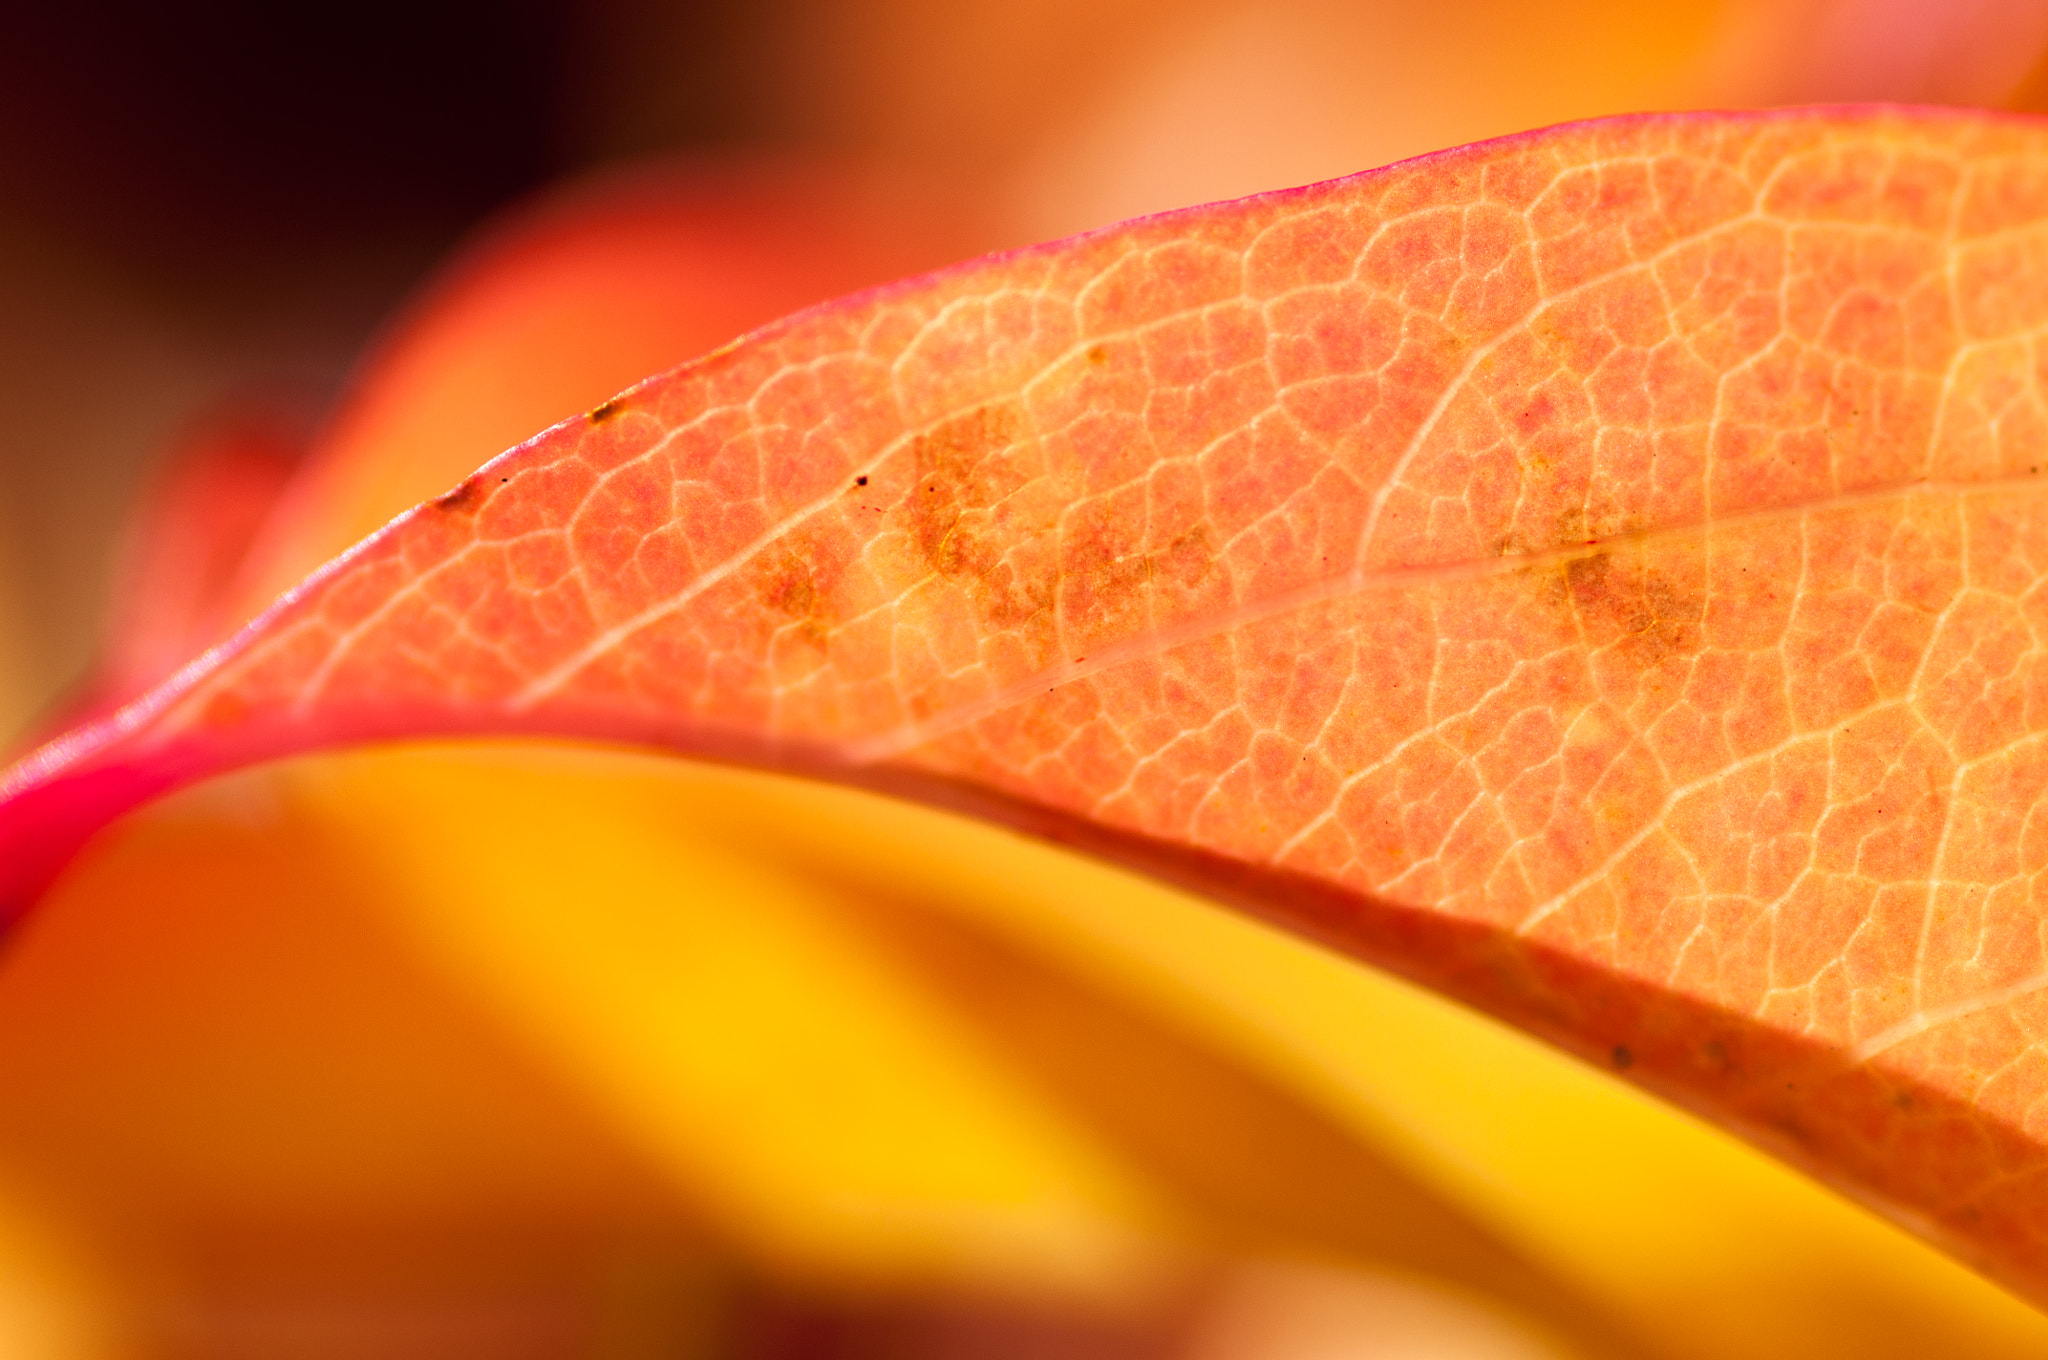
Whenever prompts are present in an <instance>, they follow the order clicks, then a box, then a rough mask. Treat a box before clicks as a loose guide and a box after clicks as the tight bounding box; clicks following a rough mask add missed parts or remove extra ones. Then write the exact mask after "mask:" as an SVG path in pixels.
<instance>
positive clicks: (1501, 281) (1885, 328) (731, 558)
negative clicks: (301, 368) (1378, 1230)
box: [0, 110, 2048, 1299]
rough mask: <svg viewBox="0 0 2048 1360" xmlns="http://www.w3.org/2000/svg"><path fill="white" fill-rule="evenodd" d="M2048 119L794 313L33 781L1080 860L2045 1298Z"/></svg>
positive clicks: (1650, 167) (97, 795) (1579, 177)
mask: <svg viewBox="0 0 2048 1360" xmlns="http://www.w3.org/2000/svg"><path fill="white" fill-rule="evenodd" d="M2044 335H2048V128H2044V127H2043V126H2042V125H2040V124H2037V123H2035V122H2033V121H2028V120H2019V119H2012V118H2003V117H1992V116H1988V115H1977V114H1956V113H1935V112H1912V111H1898V110H1876V111H1858V110H1823V111H1810V112H1800V113H1792V114H1771V115H1719V114H1717V115H1683V116H1668V117H1667V116H1659V117H1634V118H1625V119H1616V120H1608V121H1602V122H1596V123H1589V124H1580V125H1574V126H1571V127H1566V128H1560V129H1553V130H1550V131H1546V132H1540V133H1532V134H1528V135H1525V136H1521V137H1515V138H1510V139H1506V140H1504V141H1499V142H1492V143H1486V144H1483V145H1480V146H1476V147H1470V148H1465V149H1461V150H1457V151H1452V152H1446V153H1443V154H1441V155H1438V156H1434V157H1429V158H1425V159H1422V160H1419V161H1413V162H1408V163H1404V164H1402V165H1397V166H1394V167H1391V168H1388V169H1385V170H1379V171H1372V172H1369V173H1366V174H1363V175H1358V176H1354V177H1351V178H1348V179H1344V180H1337V181H1332V182H1330V183H1327V184H1321V185H1315V186H1311V187H1309V188H1305V189H1298V190H1292V191H1287V192H1283V193H1276V194H1268V195H1262V196H1259V197H1255V198H1251V199H1246V200H1242V201H1239V202H1236V203H1229V204H1222V205H1216V206H1211V207H1206V208H1199V209H1192V210H1189V211H1186V212H1181V213H1175V214H1169V215H1165V216H1162V217H1157V218H1151V219H1145V220H1142V221H1138V222H1134V223H1129V224H1126V225H1123V226H1119V227H1114V228H1110V229H1108V230H1105V231H1102V232H1099V233H1094V234H1091V235H1088V236H1083V237H1079V238H1075V239H1073V240H1070V241H1065V242H1061V243H1057V244H1054V245H1050V246H1043V247H1037V248H1033V249H1029V250H1024V251H1020V252H1015V253H1011V254H1008V255H1001V256H996V257H991V258H989V259H986V260H982V261H979V262H976V263H972V264H969V265H965V266H961V267H958V268H955V269H952V270H948V271H944V272H942V273H939V274H935V275H930V276H927V277H924V278H921V279H917V280H913V281H910V282H907V283H904V284H899V285H894V286H892V287H889V288H885V289H881V290H878V291H875V292H872V293H868V294H864V295H860V296H857V297H854V298H851V299H848V300H845V301H842V302H836V303H831V304H827V305H825V306H822V307H819V308H816V309H813V310H811V311H809V312H805V313H802V314H800V315H798V316H796V317H793V318H791V319H789V320H787V321H784V322H781V323H778V324H777V325H774V326H771V327H768V328H766V329H764V330H762V331H759V332H756V333H755V334H753V335H751V336H749V337H748V338H746V339H745V340H744V341H742V342H740V343H738V344H736V345H733V346H730V347H728V348H726V349H723V350H720V351H718V352H716V353H714V354H712V355H710V356H708V357H706V358H704V359H702V360H699V361H697V362H695V363H692V364H689V365H685V366H684V367H682V368H679V369H677V370H674V371H672V372H670V373H668V374H665V375H663V376H661V377H658V378H655V379H653V380H650V381H649V382H647V383H645V384H643V385H641V386H639V387H637V388H634V389H632V390H631V391H629V392H627V393H625V394H622V395H621V396H620V397H619V398H616V399H614V400H613V401H610V402H607V403H605V404H604V405H603V406H601V407H599V408H597V409H596V410H594V411H592V412H590V413H589V414H588V415H587V416H585V417H582V418H579V419H576V420H573V421H570V422H567V423H565V424H563V425H560V426H557V427H556V428H554V429H552V430H550V431H548V432H546V433H544V434H543V435H540V436H538V437H537V438H535V439H534V440H532V441H529V442H528V443H526V444H523V445H521V446H520V447H518V448H516V449H514V450H512V451H511V452H509V453H507V454H505V455H504V456H502V457H501V458H499V459H497V460H495V461H494V462H492V463H490V464H489V465H487V466H486V467H485V468H483V469H482V470H481V471H479V472H478V473H476V474H475V475H474V476H472V477H470V478H469V479H468V480H467V481H465V482H464V483H463V484H462V485H461V486H459V487H457V488H456V489H454V490H453V491H451V492H449V493H448V494H447V495H445V496H442V497H441V498H439V499H438V500H435V501H433V502H430V503H428V504H426V505H423V506H421V507H419V508H418V509H417V510H414V511H412V512H411V513H409V514H408V515H406V516H404V517H402V518H401V519H399V520H398V521H395V522H394V523H393V524H392V525H391V526H390V527H389V528H387V529H385V530H384V531H382V532H381V533H379V534H377V535H376V536H374V537H372V538H371V539H369V540H367V541H365V542H364V543H363V544H361V545H359V546H358V547H357V548H356V549H354V550H353V551H351V552H350V553H349V554H347V555H345V556H344V557H343V558H341V559H338V560H337V561H336V562H335V563H333V564H330V565H329V566H328V567H327V568H325V569H323V570H322V571H321V572H320V573H318V574H316V575H315V576H314V577H312V578H311V579H309V580H308V581H307V583H306V584H304V585H303V586H301V587H300V588H298V589H297V590H295V591H294V592H292V593H291V594H290V595H288V596H286V597H285V598H284V599H283V600H282V601H280V603H279V604H278V605H277V606H275V607H274V608H273V609H272V610H271V611H270V612H269V613H268V614H266V615H265V616H264V617H262V618H261V619H259V620H258V621H257V622H256V623H255V624H253V625H251V626H250V627H249V628H248V629H246V630H245V631H244V632H243V633H242V634H241V635H240V636H239V637H237V638H236V639H235V640H234V641H233V642H231V643H229V644H227V645H226V646H224V647H222V648H220V649H217V650H216V651H214V652H212V653H209V654H208V655H207V656H205V657H204V658H202V659H201V660H200V661H198V662H196V663H195V664H194V665H193V666H191V667H189V668H187V669H186V670H185V671H184V672H183V673H182V674H181V675H179V676H178V677H176V678H175V679H173V680H172V681H170V682H169V683H167V684H166V685H164V686H163V687H161V688H160V689H158V690H156V691H155V692H154V693H152V694H151V695H149V696H148V697H146V698H144V699H143V700H141V701H139V702H137V703H136V704H134V705H132V706H130V707H129V708H127V709H126V710H124V711H123V712H121V713H120V714H118V715H116V716H115V717H113V718H111V719H108V720H107V721H105V722H102V723H100V724H97V725H95V726H91V727H88V728H84V729H81V730H79V731H76V732H74V733H71V734H69V735H68V736H66V737H64V738H61V739H59V740H58V741H57V742H55V743H53V744H51V745H50V746H47V747H45V748H43V749H42V750H41V751H38V752H36V753H34V754H32V755H31V756H29V757H28V758H27V759H26V760H25V761H24V762H22V763H21V764H20V765H18V766H17V767H16V768H15V769H14V770H13V771H12V772H11V773H9V774H8V775H7V776H6V777H5V781H4V783H0V794H4V797H5V801H4V803H0V899H4V900H5V901H6V902H8V903H10V904H11V905H12V906H13V908H14V909H15V910H17V911H18V910H21V909H23V908H25V907H26V906H27V905H28V904H29V903H30V902H31V901H32V900H33V899H34V897H35V896H36V895H37V894H38V893H39V892H40V890H41V889H42V888H43V886H45V884H46V883H47V882H48V880H49V879H50V878H51V877H52V876H53V875H54V874H55V873H56V872H57V871H58V869H59V868H61V866H62V864H63V862H64V861H65V860H66V859H67V858H68V857H69V855H70V854H71V853H72V852H73V851H74V850H75V848H76V847H77V845H78V844H79V843H80V842H81V841H82V840H83V839H84V838H85V837H86V836H87V835H89V834H90V833H91V831H92V830H93V829H94V828H95V827H97V826H98V825H100V824H102V823H103V822H104V821H106V820H107V819H108V818H110V817H112V816H115V815H117V814H118V813H119V812H121V811H123V810H125V809H127V808H129V807H131V806H133V805H135V804H136V803H138V802H140V801H142V800H144V799H146V798H148V797H151V796H153V795H155V794H156V793H158V792H161V791H162V790H164V789H167V788H169V787H171V786H173V785H175V784H178V783H181V782H185V781H188V780H191V779H194V778H199V777H203V776H205V775H207V774H210V773H213V772H217V771H219V770H222V769H226V768H229V767H232V766H234V765H238V764H243V763H247V762H249V761H253V760H258V759H264V758H268V757H272V756H277V755H281V754H285V753H288V752H294V751H301V750H306V749H311V748H315V747H323V746H332V745H335V744H339V743H345V742H352V741H361V740H367V739H373V738H383V737H396V736H408V735H425V734H440V733H479V732H527V733H548V734H558V735H566V736H574V737H582V738H595V739H602V740H613V741H625V742H633V743H643V744H653V745H657V746H661V747H665V748H669V749H673V750H677V751H681V752H685V753H689V754H695V755H703V756H710V757H714V758H721V759H731V760H740V761H745V762H748V763H755V764H762V765H767V766H772V767H777V768H785V769H793V770H798V771H801V772H806V773H811V774H816V775H821V776H825V777H829V778H835V779H841V780H846V781H850V782H855V783H861V784H866V785H869V786H874V787H881V788H887V789H892V790H896V791H899V792H906V793H910V794H912V795H914V796H919V797H924V798H928V799H933V800H936V801H940V802H945V803H949V804H954V805H960V806H966V807H969V808H973V809H977V810H980V811H983V812H986V813H989V814H991V815H996V816H1000V817H1003V818H1005V819H1008V820H1010V821H1012V822H1014V823H1017V824H1021V825H1024V826H1027V827H1030V828H1032V829H1035V830H1038V831H1041V832H1044V833H1047V834H1051V835H1055V836H1059V837H1062V838H1065V839H1069V840H1073V841H1075V842H1077V843H1080V844H1083V845H1086V846H1088V847H1090V848H1092V849H1095V850H1098V851H1101V852H1103V853H1107V854H1111V855H1113V856H1116V857H1119V858H1121V859H1124V860H1126V861H1128V862H1132V863H1135V864H1138V865H1139V866H1141V867H1145V868H1149V869H1151V870H1153V871H1155V872H1159V873H1163V874H1166V875H1169V876H1172V877H1175V878H1178V879H1180V880H1182V881H1185V882H1189V883H1192V884H1194V885H1195V886H1197V887H1199V888H1202V889H1204V890H1206V891H1208V892H1210V893H1212V894H1214V895H1218V896H1222V897H1224V898H1227V899H1229V900H1232V901H1235V902H1238V903H1240V904H1242V905H1245V906H1247V907H1249V908H1251V909H1252V910H1255V911H1258V912H1260V913H1261V914H1264V915H1266V916H1269V917H1271V918H1274V919H1276V920H1279V921H1282V922H1284V923H1287V924H1289V925H1292V926H1294V927H1296V928H1298V929H1302V930H1305V931H1307V932H1310V933H1312V934H1314V935H1317V936H1318V937H1320V938H1322V939H1325V940H1327V941H1329V942H1331V943H1333V944H1335V945H1336V946H1338V947H1340V948H1343V949H1346V950H1348V951H1350V952H1352V953H1355V954H1358V955H1360V956H1362V957H1365V958H1368V959H1371V960H1373V961H1375V962H1378V963H1381V964H1383V965H1386V966H1389V967H1392V968H1395V969H1397V970H1399V971H1402V972H1405V973H1407V974H1409V975H1411V976H1414V977H1417V978H1420V979H1422V980H1424V981H1426V982H1428V983H1430V984H1432V985H1434V986H1437V987H1439V988H1442V989H1444V990H1447V991H1449V992H1451V993H1453V994H1455V995H1458V996H1460V997H1463V998H1465V999H1467V1000H1470V1001H1472V1002H1474V1003H1476V1004H1478V1005H1481V1006H1483V1007H1485V1008H1486V1009H1488V1010H1491V1011H1493V1012H1494V1013H1496V1014H1499V1015H1502V1016H1504V1017H1506V1018H1507V1019H1509V1020H1511V1021H1514V1022H1515V1023H1518V1024H1521V1025H1523V1026H1525V1027H1527V1028H1530V1029H1533V1030H1535V1031H1537V1032H1539V1033H1542V1034H1544V1035H1547V1036H1549V1037H1551V1038H1553V1039H1555V1040H1557V1041H1558V1042H1560V1043H1563V1044H1565V1045H1566V1046H1568V1047H1571V1048H1573V1049H1575V1050H1576V1051H1579V1052H1581V1053H1583V1054H1586V1055H1588V1056H1589V1057H1592V1058H1594V1059H1595V1060H1597V1061H1600V1062H1603V1063H1611V1064H1613V1065H1614V1066H1616V1067H1621V1068H1625V1069H1626V1070H1627V1072H1628V1075H1629V1076H1630V1077H1631V1078H1632V1079H1635V1080H1639V1081H1641V1082H1643V1083H1644V1084H1645V1085H1648V1086H1650V1087H1651V1088H1652V1089H1655V1090H1658V1091H1660V1092H1662V1093H1664V1094H1666V1095H1668V1096H1671V1097H1673V1098H1675V1099H1677V1100H1679V1101H1681V1102H1683V1103H1685V1104H1687V1105H1689V1106H1691V1107H1693V1108H1695V1109H1698V1110H1700V1111H1702V1112H1704V1113H1706V1114H1708V1115H1709V1116H1711V1117H1713V1118H1715V1119H1717V1120H1719V1121H1720V1122H1722V1123H1724V1124H1726V1125H1729V1126H1731V1127H1734V1128H1736V1129H1738V1130H1741V1131H1743V1132H1745V1133H1747V1134H1749V1135H1750V1136H1752V1137H1754V1138H1757V1139H1758V1140H1759V1141H1761V1142H1763V1143H1765V1144H1766V1145H1767V1146H1770V1147H1772V1148H1774V1149H1776V1150H1778V1151H1780V1152H1782V1153H1784V1154H1785V1155H1788V1156H1790V1157H1792V1158H1794V1159H1795V1160H1797V1161H1799V1162H1801V1163H1802V1164H1804V1165H1806V1166H1808V1167H1810V1168H1812V1169H1814V1170H1816V1171H1818V1172H1819V1173H1820V1174H1822V1175H1824V1176H1826V1177H1828V1178H1830V1179H1831V1180H1833V1181H1835V1182H1836V1183H1838V1184H1841V1185H1843V1186H1845V1187H1846V1188H1848V1189H1850V1190H1851V1191H1852V1192H1854V1193H1857V1194H1859V1195H1862V1196H1863V1197H1865V1198H1867V1199H1869V1200H1871V1201H1873V1202H1875V1203H1878V1204H1880V1205H1882V1206H1885V1207H1887V1208H1889V1209H1891V1210H1893V1211H1895V1212H1897V1213H1898V1214H1900V1215H1901V1216H1903V1217H1906V1218H1907V1219H1909V1220H1910V1221H1911V1222H1913V1223H1914V1224H1915V1225H1916V1226H1918V1227H1920V1228H1921V1230H1923V1231H1926V1232H1928V1233H1930V1234H1932V1235H1935V1236H1937V1237H1939V1238H1940V1239H1942V1240H1944V1241H1946V1242H1947V1243H1948V1244H1949V1245H1951V1246H1952V1247H1954V1248H1956V1249H1957V1250H1959V1251H1961V1252H1962V1253H1963V1254H1964V1255H1966V1256H1967V1257H1969V1258H1970V1259H1973V1260H1975V1261H1977V1262H1978V1263H1980V1264H1981V1265H1983V1266H1984V1267H1986V1268H1987V1269H1989V1270H1990V1271H1992V1272H1993V1273H1994V1274H1997V1275H1999V1276H2000V1277H2002V1278H2004V1279H2005V1280H2007V1281H2008V1282H2010V1283H2012V1284H2014V1285H2015V1286H2017V1287H2019V1288H2020V1289H2022V1290H2023V1291H2025V1292H2028V1293H2030V1294H2031V1295H2032V1296H2034V1297H2036V1298H2037V1299H2038V1298H2043V1297H2048V1146H2044V1140H2048V1124H2044V1122H2043V1119H2044V1116H2043V1115H2042V1114H2041V1113H2040V1110H2041V1109H2043V1108H2048V1106H2044V1098H2048V1046H2044V1044H2043V1043H2042V1041H2041V1039H2040V1038H2039V1037H2038V1036H2040V1035H2041V1034H2042V1033H2044V1031H2048V936H2044V913H2043V909H2042V904H2041V902H2040V901H2039V900H2037V889H2036V882H2037V880H2039V881H2040V882H2041V883H2042V885H2043V887H2044V888H2048V878H2042V875H2043V871H2044V869H2048V818H2041V817H2037V816H2036V815H2035V812H2036V809H2039V808H2048V801H2044V794H2048V590H2044V582H2048V494H2044V490H2043V489H2044V488H2048V480H2044V479H2043V477H2042V475H2041V469H2042V467H2043V464H2044V462H2048V376H2044V375H2048V364H2044V360H2048V355H2044V354H2043V353H2042V352H2041V346H2042V338H2043V336H2044Z"/></svg>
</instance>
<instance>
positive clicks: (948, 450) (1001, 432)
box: [909, 406, 1054, 628]
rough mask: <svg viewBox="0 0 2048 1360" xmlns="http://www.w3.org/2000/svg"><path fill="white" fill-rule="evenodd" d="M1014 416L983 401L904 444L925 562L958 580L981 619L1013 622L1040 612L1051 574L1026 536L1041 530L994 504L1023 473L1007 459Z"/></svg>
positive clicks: (914, 523)
mask: <svg viewBox="0 0 2048 1360" xmlns="http://www.w3.org/2000/svg"><path fill="white" fill-rule="evenodd" d="M1020 427H1021V422H1020V421H1019V419H1018V417H1017V413H1016V411H1015V409H1014V408H1012V407H1009V406H985V407H983V408H981V409H980V410H978V411H971V412H969V413H968V414H966V415H964V416H960V417H958V418H956V419H954V420H950V421H947V422H946V423H945V424H943V425H939V426H937V427H935V428H934V429H932V430H931V431H930V432H928V433H926V434H923V435H920V436H919V437H918V438H917V440H916V441H915V443H914V444H913V445H912V455H913V457H914V459H915V461H916V470H917V481H916V484H915V485H913V486H912V488H911V492H910V502H909V508H910V521H911V533H912V537H913V539H914V541H915V542H916V544H917V550H918V553H919V555H920V556H921V557H923V559H924V561H925V564H926V565H927V566H928V567H930V568H931V569H932V570H933V571H935V572H937V573H938V574H939V575H941V576H944V577H948V578H950V579H953V580H956V581H959V582H960V583H961V584H962V585H964V586H965V587H966V588H967V589H968V590H969V592H970V593H971V594H972V595H973V596H974V599H975V602H976V604H977V605H979V606H980V608H981V610H982V612H983V614H984V616H985V617H986V618H987V619H988V621H989V623H990V624H992V625H994V626H996V627H999V628H1008V627H1014V626H1016V625H1017V624H1020V623H1022V622H1024V621H1025V620H1027V619H1029V618H1031V617H1033V616H1034V615H1037V614H1041V613H1043V612H1045V611H1046V610H1048V608H1049V607H1050V605H1051V603H1052V598H1053V584H1054V582H1053V573H1052V571H1051V570H1050V569H1049V568H1046V567H1036V568H1034V567H1032V566H1029V565H1020V563H1025V564H1029V563H1031V562H1033V561H1034V560H1035V559H1036V556H1037V554H1035V552H1034V548H1035V546H1036V545H1034V544H1032V543H1029V542H1027V541H1026V540H1028V539H1031V538H1032V537H1034V536H1035V535H1036V534H1037V533H1038V532H1039V531H1040V530H1041V529H1042V528H1044V527H1046V526H1041V525H1037V524H1024V523H1020V522H1018V520H1017V519H1016V518H1015V516H1014V515H1013V514H1011V513H1010V512H1009V511H1008V509H1007V508H1006V507H1004V505H1003V504H1002V502H1003V501H1004V499H1005V498H1006V497H1007V496H1009V495H1010V494H1011V493H1012V492H1014V491H1015V490H1017V488H1018V487H1019V486H1020V485H1021V484H1022V483H1023V481H1024V480H1025V479H1026V476H1025V474H1024V473H1023V472H1021V471H1020V470H1019V469H1018V467H1017V466H1016V465H1015V454H1016V452H1017V447H1016V446H1017V441H1018V431H1019V429H1020Z"/></svg>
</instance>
